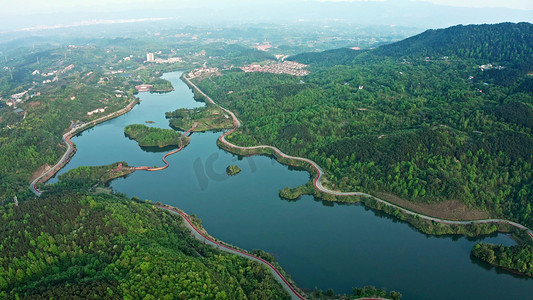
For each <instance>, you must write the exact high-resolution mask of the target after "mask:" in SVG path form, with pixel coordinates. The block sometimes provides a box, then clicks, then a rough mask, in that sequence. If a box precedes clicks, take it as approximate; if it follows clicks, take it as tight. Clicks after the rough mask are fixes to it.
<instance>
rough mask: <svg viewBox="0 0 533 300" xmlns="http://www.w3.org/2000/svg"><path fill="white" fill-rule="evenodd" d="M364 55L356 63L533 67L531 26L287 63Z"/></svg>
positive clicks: (439, 34) (345, 61) (471, 31)
mask: <svg viewBox="0 0 533 300" xmlns="http://www.w3.org/2000/svg"><path fill="white" fill-rule="evenodd" d="M363 53H368V54H371V55H372V56H374V57H369V56H366V55H365V56H364V59H361V60H360V61H359V62H364V61H367V60H368V59H375V58H376V57H377V58H379V57H384V56H385V57H395V58H401V57H406V58H407V57H411V58H425V57H430V58H431V59H435V58H442V57H444V56H447V57H449V58H450V59H468V58H472V59H482V60H486V61H487V62H498V63H502V62H506V63H512V64H521V65H522V66H530V65H532V64H533V24H530V23H517V24H515V23H501V24H494V25H487V24H485V25H468V26H463V25H457V26H453V27H449V28H446V29H436V30H435V29H430V30H427V31H425V32H423V33H421V34H418V35H415V36H413V37H410V38H407V39H405V40H402V41H399V42H396V43H393V44H389V45H384V46H381V47H379V48H376V49H374V50H369V51H354V50H351V49H347V48H343V49H334V50H328V51H324V52H320V53H302V54H298V55H295V56H292V57H289V58H288V60H294V61H298V62H301V63H305V64H313V65H314V66H334V65H350V64H352V63H353V62H354V59H355V58H356V57H363V56H361V54H363Z"/></svg>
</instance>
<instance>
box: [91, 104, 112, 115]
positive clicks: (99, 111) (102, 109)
mask: <svg viewBox="0 0 533 300" xmlns="http://www.w3.org/2000/svg"><path fill="white" fill-rule="evenodd" d="M106 109H107V106H106V107H104V108H97V109H95V110H91V111H89V112H87V115H88V116H92V115H93V114H96V113H103V112H105V110H106Z"/></svg>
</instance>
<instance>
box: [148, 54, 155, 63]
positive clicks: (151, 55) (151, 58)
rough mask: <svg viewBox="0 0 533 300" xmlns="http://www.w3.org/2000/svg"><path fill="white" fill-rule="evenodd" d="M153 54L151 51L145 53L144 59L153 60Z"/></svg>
mask: <svg viewBox="0 0 533 300" xmlns="http://www.w3.org/2000/svg"><path fill="white" fill-rule="evenodd" d="M154 60H155V58H154V54H153V53H147V54H146V61H154Z"/></svg>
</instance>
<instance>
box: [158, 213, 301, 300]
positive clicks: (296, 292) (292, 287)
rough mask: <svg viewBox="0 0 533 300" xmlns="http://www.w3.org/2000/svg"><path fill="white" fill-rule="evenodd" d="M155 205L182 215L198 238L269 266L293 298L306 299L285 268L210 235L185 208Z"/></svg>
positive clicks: (219, 248)
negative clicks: (280, 268) (277, 266)
mask: <svg viewBox="0 0 533 300" xmlns="http://www.w3.org/2000/svg"><path fill="white" fill-rule="evenodd" d="M155 207H157V208H159V209H164V210H167V211H169V212H170V213H173V214H177V215H179V216H181V217H182V218H183V219H184V222H183V224H184V225H185V226H186V227H187V228H188V229H189V230H190V231H191V233H192V235H193V236H194V237H195V238H197V239H198V240H201V241H202V242H204V243H207V244H209V245H211V246H213V247H214V248H216V249H217V250H219V251H224V252H228V253H231V254H235V255H238V256H241V257H244V258H247V259H250V260H253V261H256V262H258V263H260V264H262V265H264V266H266V267H268V268H269V270H270V273H272V275H273V276H274V278H275V279H276V281H278V282H279V283H280V284H281V285H282V286H283V288H284V289H285V290H286V291H287V292H288V293H289V295H290V296H291V298H292V299H306V298H305V297H304V296H302V295H301V294H300V293H301V290H300V289H299V288H298V287H297V286H296V284H295V283H294V282H293V281H292V279H287V278H285V276H284V275H283V274H282V271H283V270H281V271H280V270H278V269H277V268H276V267H275V266H274V265H273V264H272V263H270V262H268V261H266V260H264V259H262V258H260V257H257V256H255V255H253V254H250V253H249V252H248V251H247V250H243V249H240V248H238V247H235V246H233V245H229V244H227V243H225V242H222V241H219V240H217V239H216V238H214V237H213V236H211V235H209V233H208V232H207V231H206V230H205V228H203V227H202V226H201V225H200V226H198V225H196V224H195V222H194V220H193V219H192V218H191V216H189V215H188V214H187V213H185V212H184V211H183V210H181V209H179V208H177V207H173V206H170V205H168V204H162V205H155ZM283 272H284V271H283Z"/></svg>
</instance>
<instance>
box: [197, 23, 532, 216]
mask: <svg viewBox="0 0 533 300" xmlns="http://www.w3.org/2000/svg"><path fill="white" fill-rule="evenodd" d="M456 31H465V32H468V34H466V33H465V34H462V35H456V36H454V34H452V33H455V32H456ZM513 32H517V34H513ZM532 32H533V27H532V26H531V24H522V23H521V24H498V25H490V26H489V25H482V26H457V27H452V28H449V29H444V30H439V31H436V33H434V32H429V33H428V32H426V33H423V34H421V35H419V36H417V37H413V38H411V41H409V40H406V41H403V42H399V43H396V44H393V45H391V46H390V47H393V48H390V49H394V47H398V49H397V51H392V50H391V52H390V53H389V54H390V55H385V54H380V53H379V51H381V50H380V49H381V48H379V49H377V50H373V51H367V52H365V53H361V54H359V55H357V56H354V59H353V60H351V61H350V60H349V59H345V54H346V51H345V50H342V51H337V52H335V51H330V52H327V53H323V54H312V55H308V56H306V57H307V58H310V57H311V58H312V59H309V60H302V62H306V63H311V66H310V69H311V70H312V72H311V74H309V75H307V76H305V77H302V78H296V77H291V76H288V75H274V74H258V73H247V74H244V73H236V72H226V73H224V74H223V76H213V77H211V78H210V80H203V81H202V82H200V83H199V86H200V88H201V89H203V90H204V92H206V93H207V94H208V95H209V96H211V97H212V98H213V99H215V100H216V101H219V102H220V103H221V104H222V105H223V106H226V107H228V108H229V109H232V110H234V111H235V112H236V113H237V115H238V117H239V118H240V119H241V120H242V121H243V124H244V126H243V128H242V130H241V131H240V132H238V133H236V134H233V135H232V136H230V137H229V140H231V141H233V142H235V143H237V144H239V145H243V146H252V145H257V144H269V145H274V146H276V147H279V148H280V149H281V150H283V151H285V152H286V153H288V154H290V155H296V156H303V157H308V158H310V159H313V160H314V161H316V162H317V163H318V164H320V165H321V166H322V167H323V168H324V169H325V170H326V173H327V175H326V178H325V179H326V180H327V183H326V184H327V185H329V186H330V187H331V188H333V189H338V190H343V191H354V190H355V191H364V192H370V193H385V194H392V195H395V196H398V197H400V198H402V199H405V200H408V201H410V202H412V203H429V204H431V203H439V202H444V201H447V200H459V201H460V202H462V203H463V204H465V205H466V206H468V207H471V208H477V209H480V210H482V211H485V212H486V213H487V214H488V215H491V216H494V217H502V218H508V219H512V220H516V221H518V222H520V223H522V224H525V225H527V226H532V225H533V218H532V213H533V212H532V207H531V206H532V204H533V203H531V202H532V197H531V193H532V190H533V182H532V180H533V177H532V164H533V151H532V149H533V136H532V134H531V130H532V127H531V116H532V115H533V77H532V76H531V75H529V73H530V72H531V71H532V70H528V66H530V65H529V63H528V61H527V59H525V60H521V58H522V53H529V51H532V49H533V48H532V46H531V39H523V38H522V37H524V36H531V34H532ZM434 34H439V35H443V36H445V35H449V36H450V39H452V40H453V41H454V42H453V44H454V45H455V46H454V47H455V48H456V49H458V51H459V50H461V49H462V50H465V51H469V52H472V51H474V52H476V51H477V50H476V49H478V48H479V47H481V48H479V49H493V50H494V51H492V50H491V51H492V52H486V53H487V55H488V54H490V53H493V52H494V54H493V55H492V54H491V55H490V56H487V57H485V56H484V55H485V54H482V55H481V54H480V56H479V58H480V59H478V58H477V57H478V56H470V58H468V57H467V55H465V56H463V57H465V58H462V59H451V57H452V56H451V55H452V54H450V53H445V52H447V51H444V52H441V51H442V49H444V48H443V47H444V46H442V45H440V44H438V43H437V41H438V40H439V39H438V38H435V39H430V38H428V36H433V35H434ZM489 36H490V37H491V40H493V41H506V42H505V43H503V42H502V43H494V46H491V47H490V48H486V47H483V45H484V44H482V42H481V40H484V39H485V37H489ZM465 39H468V40H465ZM424 40H427V41H428V43H429V41H432V43H434V45H432V44H431V43H429V44H428V49H433V50H432V51H434V52H433V53H437V52H438V53H439V55H446V54H448V55H450V59H441V58H440V56H439V59H437V60H426V55H431V54H427V53H424V54H423V55H421V54H422V52H420V51H422V50H420V49H425V48H424V47H422V46H420V45H423V41H424ZM412 41H419V44H417V43H418V42H417V43H414V42H412ZM487 41H488V40H486V41H485V42H487ZM443 43H444V44H446V41H444V42H443ZM461 43H463V44H464V45H466V46H465V47H468V48H461V45H463V44H461ZM402 45H403V46H402ZM439 45H440V46H439ZM415 46H416V47H415ZM478 46H479V47H478ZM386 47H388V46H384V47H383V48H384V49H385V48H386ZM439 47H440V48H439ZM508 47H512V49H516V51H515V50H513V51H511V52H509V51H507V50H506V49H507V48H508ZM441 48H442V49H441ZM455 48H454V49H455ZM417 49H418V50H417ZM496 50H497V51H496ZM402 51H403V52H402ZM417 51H419V52H418V53H417ZM353 52H354V53H357V52H356V51H353ZM335 53H336V54H338V56H339V57H340V59H339V60H338V64H337V63H334V56H335V55H333V54H335ZM348 53H350V52H348ZM413 53H416V55H414V54H413ZM480 53H485V52H480ZM498 53H504V54H502V55H500V54H498ZM393 54H394V55H395V56H392V55H393ZM408 54H413V57H412V58H409V57H408V59H405V60H404V59H403V57H404V55H408ZM321 55H323V56H324V59H323V60H321ZM457 55H459V52H457ZM506 55H511V56H506ZM502 58H504V59H506V60H508V61H510V62H513V63H509V64H504V66H505V68H504V69H498V68H492V69H485V70H482V69H481V68H480V65H482V64H487V63H489V62H495V61H497V60H499V59H502ZM313 61H316V62H313ZM323 61H327V63H324V62H323ZM300 80H301V81H300ZM229 91H233V93H228V92H229Z"/></svg>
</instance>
